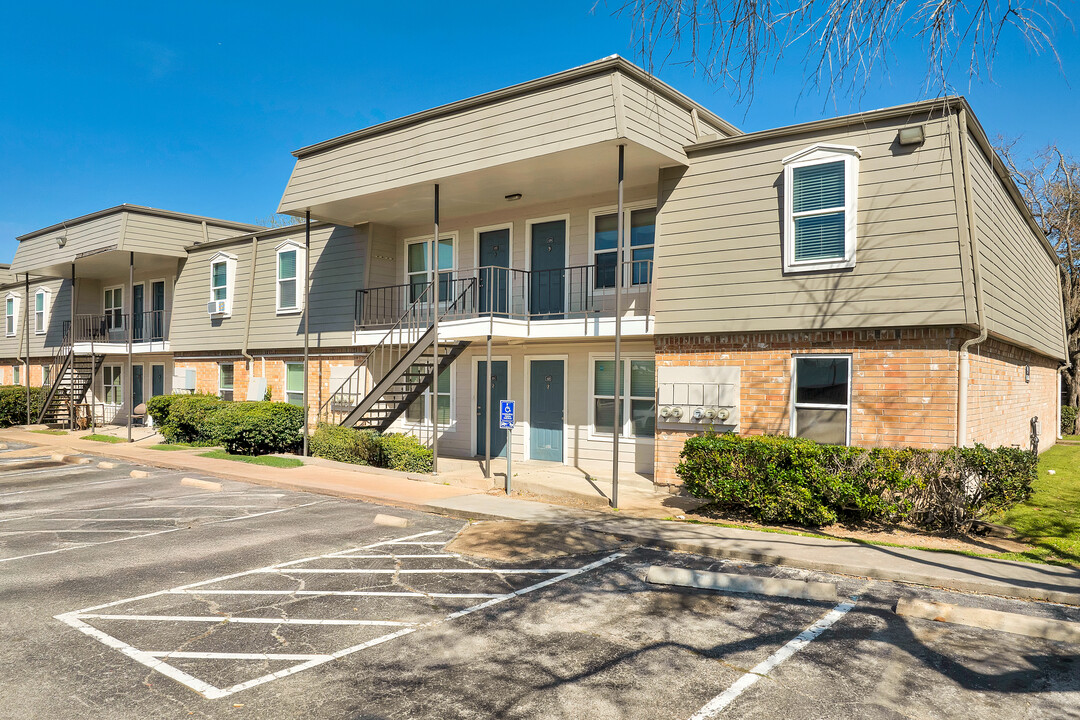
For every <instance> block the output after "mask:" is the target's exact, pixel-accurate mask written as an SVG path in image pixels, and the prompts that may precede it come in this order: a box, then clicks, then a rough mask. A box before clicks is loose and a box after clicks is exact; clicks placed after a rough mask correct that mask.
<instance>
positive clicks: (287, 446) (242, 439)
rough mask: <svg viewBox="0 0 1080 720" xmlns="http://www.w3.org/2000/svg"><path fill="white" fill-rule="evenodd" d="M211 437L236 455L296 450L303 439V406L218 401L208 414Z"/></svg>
mask: <svg viewBox="0 0 1080 720" xmlns="http://www.w3.org/2000/svg"><path fill="white" fill-rule="evenodd" d="M207 421H208V423H209V432H208V434H209V435H210V437H211V438H212V439H213V440H214V441H215V442H217V443H220V444H221V445H222V446H223V447H224V448H225V450H226V451H227V452H229V453H231V454H233V455H268V454H270V453H278V452H290V451H293V450H296V449H297V448H298V447H299V446H300V443H301V441H302V439H303V428H304V408H302V407H297V406H296V405H290V404H289V403H282V402H263V401H261V400H260V401H251V402H225V401H219V405H218V407H217V408H216V409H214V410H213V411H212V412H210V413H209V416H208V418H207Z"/></svg>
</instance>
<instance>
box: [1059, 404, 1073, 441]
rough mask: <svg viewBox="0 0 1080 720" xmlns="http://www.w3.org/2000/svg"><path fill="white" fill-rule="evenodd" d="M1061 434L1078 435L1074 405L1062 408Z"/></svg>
mask: <svg viewBox="0 0 1080 720" xmlns="http://www.w3.org/2000/svg"><path fill="white" fill-rule="evenodd" d="M1061 434H1062V435H1075V434H1076V408H1074V407H1073V406H1072V405H1062V406H1061Z"/></svg>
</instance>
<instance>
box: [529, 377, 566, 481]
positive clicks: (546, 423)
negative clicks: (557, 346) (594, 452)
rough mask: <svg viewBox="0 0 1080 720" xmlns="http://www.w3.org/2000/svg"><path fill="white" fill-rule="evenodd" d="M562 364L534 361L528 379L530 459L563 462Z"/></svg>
mask: <svg viewBox="0 0 1080 720" xmlns="http://www.w3.org/2000/svg"><path fill="white" fill-rule="evenodd" d="M564 381H565V380H564V378H563V361H562V360H533V361H532V363H531V367H530V377H529V457H531V458H532V459H533V460H551V461H553V462H562V459H563V383H564Z"/></svg>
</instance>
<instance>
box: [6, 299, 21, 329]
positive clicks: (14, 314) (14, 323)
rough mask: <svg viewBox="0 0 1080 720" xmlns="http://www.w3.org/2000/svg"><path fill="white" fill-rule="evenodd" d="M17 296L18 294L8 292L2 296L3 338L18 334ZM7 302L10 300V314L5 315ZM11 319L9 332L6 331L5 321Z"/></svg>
mask: <svg viewBox="0 0 1080 720" xmlns="http://www.w3.org/2000/svg"><path fill="white" fill-rule="evenodd" d="M19 299H20V298H19V295H18V293H13V292H9V293H8V294H7V295H5V296H4V335H5V337H15V336H16V335H18V334H19ZM8 300H12V301H13V302H12V303H11V314H10V315H8V313H7V304H8ZM8 318H11V332H8V329H7V325H8V322H7V319H8Z"/></svg>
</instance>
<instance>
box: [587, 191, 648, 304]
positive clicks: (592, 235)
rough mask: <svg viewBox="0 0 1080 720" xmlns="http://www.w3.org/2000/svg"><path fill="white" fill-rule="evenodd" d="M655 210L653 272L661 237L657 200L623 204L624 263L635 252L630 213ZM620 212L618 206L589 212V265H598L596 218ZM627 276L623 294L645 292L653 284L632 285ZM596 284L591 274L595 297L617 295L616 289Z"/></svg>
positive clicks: (590, 284) (592, 289)
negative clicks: (600, 286)
mask: <svg viewBox="0 0 1080 720" xmlns="http://www.w3.org/2000/svg"><path fill="white" fill-rule="evenodd" d="M653 208H655V209H656V224H655V225H654V226H653V227H654V234H653V244H652V245H651V247H652V248H653V263H654V264H653V270H654V271H655V270H656V265H655V259H656V245H657V240H658V239H659V236H660V208H659V203H658V202H657V201H656V199H655V198H654V199H652V200H640V201H636V202H632V203H623V213H624V214H625V215H626V217H624V218H623V235H624V236H625V242H624V243H623V262H627V253H628V252H631V251H632V250H633V248H631V246H630V240H629V238H630V233H629V230H630V213H632V212H633V211H634V210H650V209H653ZM618 211H619V206H618V205H609V206H607V207H598V208H592V209H591V210H589V265H595V264H596V218H597V217H599V216H601V215H614V214H615V213H617V212H618ZM609 252H614V250H606V251H605V253H609ZM630 257H633V256H632V255H631V256H630ZM627 274H628V273H627V272H624V273H623V292H635V291H640V290H643V289H645V288H648V287H649V285H651V283H649V284H645V285H630V284H629V281H628V278H627ZM595 282H596V275H595V273H589V288H590V290H591V291H592V293H593V294H595V295H614V294H615V288H613V287H611V288H608V287H604V288H598V287H596V286H595V285H594V284H593V283H595Z"/></svg>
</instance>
